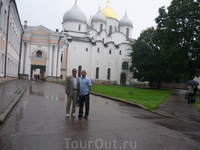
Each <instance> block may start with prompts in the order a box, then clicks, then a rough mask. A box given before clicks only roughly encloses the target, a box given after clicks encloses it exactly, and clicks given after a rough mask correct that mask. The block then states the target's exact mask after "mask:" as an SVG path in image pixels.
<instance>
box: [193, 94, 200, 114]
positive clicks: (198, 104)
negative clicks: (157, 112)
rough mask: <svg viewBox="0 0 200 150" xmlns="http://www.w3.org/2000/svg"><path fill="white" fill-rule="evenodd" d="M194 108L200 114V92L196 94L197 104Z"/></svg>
mask: <svg viewBox="0 0 200 150" xmlns="http://www.w3.org/2000/svg"><path fill="white" fill-rule="evenodd" d="M194 106H195V107H196V108H197V110H198V111H199V112H200V91H197V94H196V103H195V104H194Z"/></svg>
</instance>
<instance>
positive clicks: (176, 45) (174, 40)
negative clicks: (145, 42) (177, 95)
mask: <svg viewBox="0 0 200 150" xmlns="http://www.w3.org/2000/svg"><path fill="white" fill-rule="evenodd" d="M155 21H156V23H157V29H156V33H157V36H156V37H157V45H159V47H160V48H161V49H162V51H163V53H162V55H163V58H164V59H165V60H166V62H167V63H168V67H169V70H168V72H170V73H173V74H175V75H177V76H178V75H180V74H183V75H184V76H185V78H187V79H188V80H189V79H193V78H194V77H195V76H197V77H199V76H200V0H173V1H172V2H171V5H170V6H169V7H168V8H167V11H166V9H165V7H161V8H159V16H158V17H157V18H156V19H155Z"/></svg>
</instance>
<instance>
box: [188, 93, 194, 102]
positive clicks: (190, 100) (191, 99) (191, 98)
mask: <svg viewBox="0 0 200 150" xmlns="http://www.w3.org/2000/svg"><path fill="white" fill-rule="evenodd" d="M193 98H194V95H193V93H188V103H193Z"/></svg>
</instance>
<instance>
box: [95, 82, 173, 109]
mask: <svg viewBox="0 0 200 150" xmlns="http://www.w3.org/2000/svg"><path fill="white" fill-rule="evenodd" d="M129 91H132V92H133V94H132V95H130V94H129ZM92 92H95V93H99V94H103V95H107V96H111V97H116V98H120V99H123V100H127V101H130V102H134V103H137V104H140V105H142V106H144V107H146V108H147V109H148V110H155V109H156V108H158V106H159V104H161V103H163V101H164V100H165V99H166V98H167V97H168V96H169V95H170V94H171V92H172V90H158V89H143V88H135V87H134V88H129V87H125V86H113V85H92Z"/></svg>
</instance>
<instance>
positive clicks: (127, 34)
mask: <svg viewBox="0 0 200 150" xmlns="http://www.w3.org/2000/svg"><path fill="white" fill-rule="evenodd" d="M126 37H127V38H129V28H127V29H126Z"/></svg>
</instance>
